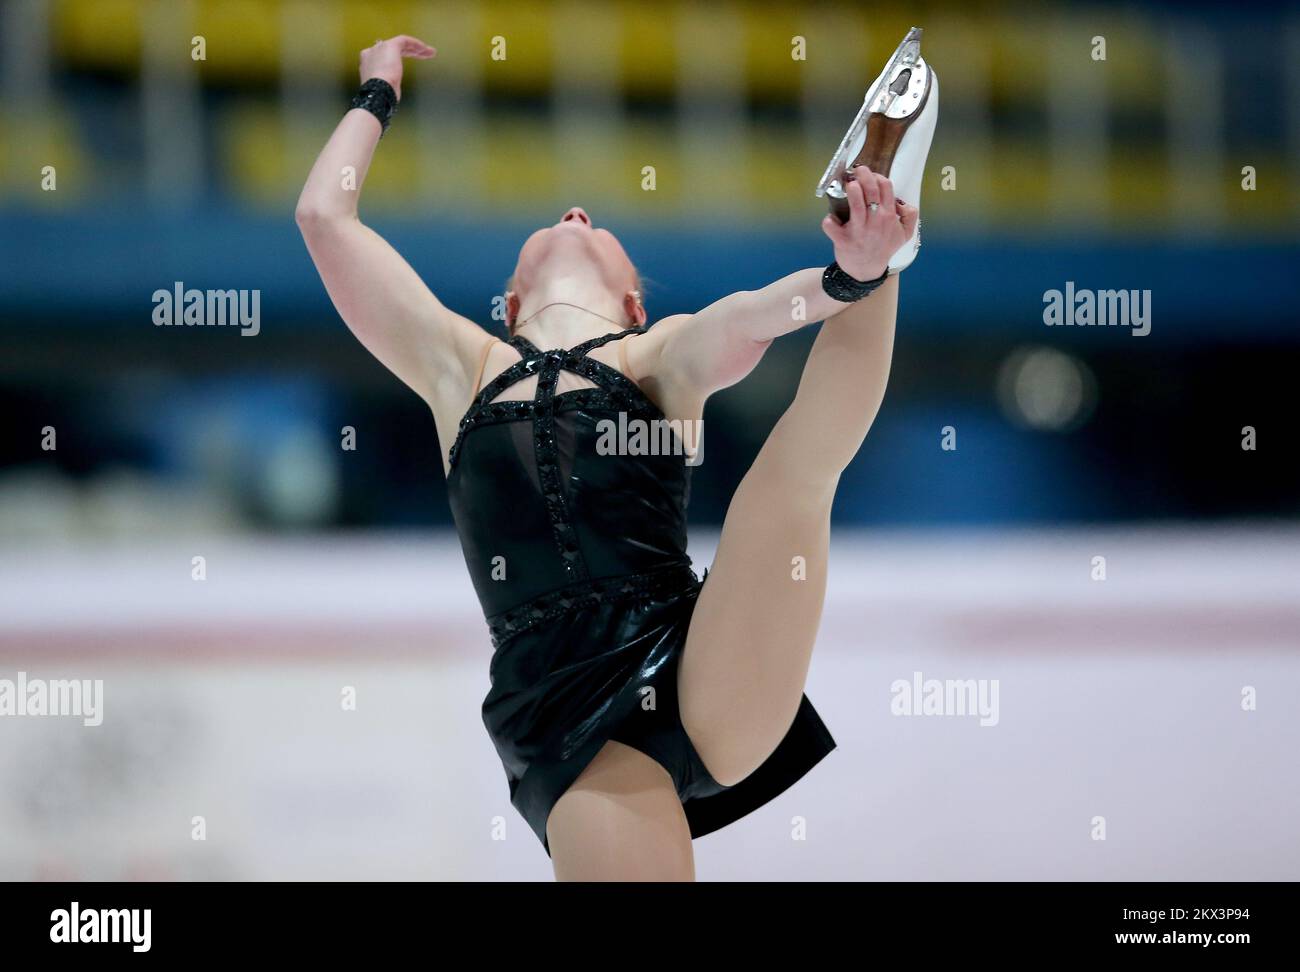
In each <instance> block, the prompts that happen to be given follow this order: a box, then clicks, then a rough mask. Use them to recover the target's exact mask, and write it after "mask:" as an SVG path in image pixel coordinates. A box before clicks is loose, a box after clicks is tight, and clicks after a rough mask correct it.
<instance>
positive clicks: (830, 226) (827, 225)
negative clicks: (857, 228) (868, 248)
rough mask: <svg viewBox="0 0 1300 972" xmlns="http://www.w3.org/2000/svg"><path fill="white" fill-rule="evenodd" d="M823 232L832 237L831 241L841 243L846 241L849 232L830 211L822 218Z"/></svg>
mask: <svg viewBox="0 0 1300 972" xmlns="http://www.w3.org/2000/svg"><path fill="white" fill-rule="evenodd" d="M822 232H823V233H825V234H826V235H827V236H829V237H830V239H831V242H832V243H835V244H837V245H838V244H840V243H843V242H845V235H846V234H847V233H848V230H847V228H846V227H845V226H844V224H843V223H841V222H840V221H839V220H838V219H836V218H835V217H834V216H832V215H831V214H830V213H827V214H826V218H825V219H823V220H822Z"/></svg>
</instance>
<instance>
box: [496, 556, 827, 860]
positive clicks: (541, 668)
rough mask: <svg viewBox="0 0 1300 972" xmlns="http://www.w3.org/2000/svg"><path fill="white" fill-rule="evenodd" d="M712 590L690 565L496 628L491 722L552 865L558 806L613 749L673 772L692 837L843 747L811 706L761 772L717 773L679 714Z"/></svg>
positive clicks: (572, 597) (628, 580)
mask: <svg viewBox="0 0 1300 972" xmlns="http://www.w3.org/2000/svg"><path fill="white" fill-rule="evenodd" d="M707 577H708V574H707V572H706V574H705V578H706V580H707ZM703 583H704V582H701V581H700V580H699V579H698V578H697V577H696V576H695V574H694V572H693V571H692V570H691V569H690V568H689V567H681V568H669V569H666V570H662V571H657V572H655V573H653V574H637V575H634V576H631V577H620V578H614V579H611V580H608V581H604V582H598V583H596V584H591V583H586V584H583V585H581V587H580V588H578V587H575V588H574V589H572V590H567V591H566V590H561V591H557V592H553V593H551V594H548V595H545V596H544V597H541V598H537V599H535V600H534V601H532V602H529V603H528V604H525V605H523V606H522V607H520V608H516V609H514V610H511V611H509V612H506V613H504V614H502V615H498V616H496V617H493V618H489V619H488V624H489V628H490V629H491V632H492V640H493V644H494V646H495V651H494V652H493V656H492V663H491V669H490V674H491V683H492V687H491V690H490V691H489V692H488V695H487V698H486V699H485V700H484V702H483V722H484V725H486V726H487V730H488V733H489V735H490V736H491V737H492V741H493V743H494V744H495V746H496V749H497V753H498V754H499V755H500V757H501V762H502V764H503V765H504V767H505V771H506V779H507V781H508V783H509V787H510V802H511V803H512V804H513V805H514V806H515V808H516V809H517V810H518V811H519V812H520V814H522V815H523V817H524V819H525V820H526V821H528V825H529V827H531V828H532V830H533V833H535V834H536V835H537V838H538V839H539V840H540V841H541V842H542V846H543V847H544V848H546V853H547V855H548V856H549V854H550V845H549V843H548V841H547V838H546V821H547V818H548V817H549V816H550V812H551V808H552V807H553V806H555V803H556V801H558V800H559V798H560V797H561V796H562V795H563V794H564V791H565V790H567V789H568V788H569V786H570V785H572V783H573V782H574V780H576V779H577V778H578V775H579V774H580V773H581V772H582V771H583V769H585V768H586V766H587V764H588V763H590V762H591V761H592V759H593V758H595V756H596V753H598V752H599V751H600V748H601V747H602V746H603V745H605V743H606V742H607V741H609V740H611V739H612V740H614V741H616V742H621V743H624V744H625V745H628V746H631V747H632V748H634V749H637V750H640V751H641V752H643V753H645V754H646V755H647V756H649V757H651V758H652V759H654V760H655V761H656V762H658V763H659V764H660V765H661V766H663V767H664V769H665V770H667V771H668V774H669V775H670V776H671V777H672V779H673V782H674V784H675V785H676V787H677V793H678V795H679V796H680V797H681V801H682V807H683V809H684V811H685V813H686V819H687V821H688V822H689V824H690V830H691V836H692V837H700V836H703V835H704V834H708V833H711V832H713V831H715V830H718V829H719V828H721V827H725V826H726V825H727V824H729V823H731V822H732V821H733V820H737V819H739V818H740V817H743V816H744V815H745V814H747V813H749V812H750V811H751V810H755V809H757V808H758V807H761V806H762V805H763V804H765V803H767V802H768V801H769V800H771V799H773V798H775V797H776V796H778V795H779V794H781V793H782V792H784V791H785V790H786V789H787V788H788V787H790V786H791V785H792V784H793V783H794V782H795V781H796V780H798V779H799V778H800V777H802V776H803V775H804V774H805V773H807V772H808V770H810V769H811V768H812V767H813V766H814V765H815V764H816V763H817V762H818V761H820V760H821V759H822V757H823V756H825V755H826V754H827V753H829V752H830V751H831V750H832V749H834V748H835V740H834V739H832V738H831V734H830V732H829V731H828V730H827V728H826V726H825V725H824V724H823V723H822V720H821V718H820V717H819V716H818V715H817V712H816V710H814V709H813V707H812V704H811V703H810V702H809V701H808V698H807V696H804V697H803V699H802V700H801V701H800V704H799V710H798V712H797V714H796V715H795V719H794V722H793V723H792V724H791V726H790V729H789V730H788V731H787V732H786V735H785V737H784V739H782V741H781V743H780V744H779V745H778V746H777V748H776V749H775V750H774V751H773V752H772V754H771V755H770V756H769V757H768V758H767V760H766V761H765V762H764V763H763V764H762V765H761V766H760V767H759V768H758V769H756V770H755V771H754V772H753V773H751V774H750V775H749V776H747V777H746V778H745V779H743V780H741V781H740V782H739V783H737V784H736V785H734V786H730V787H727V786H722V785H721V784H720V783H718V782H717V781H716V780H714V779H713V777H712V776H710V775H709V772H708V770H706V769H705V768H704V764H703V763H702V762H701V761H700V757H699V754H698V753H696V751H695V747H694V746H692V745H691V741H690V739H689V737H688V736H687V735H686V730H685V729H684V728H683V727H682V723H681V718H680V715H679V710H678V705H677V667H678V664H679V662H680V661H681V656H682V650H683V648H684V647H685V644H686V633H687V630H688V628H689V626H690V621H691V613H692V611H694V609H695V602H696V598H697V597H698V595H699V592H700V589H701V588H702V586H703Z"/></svg>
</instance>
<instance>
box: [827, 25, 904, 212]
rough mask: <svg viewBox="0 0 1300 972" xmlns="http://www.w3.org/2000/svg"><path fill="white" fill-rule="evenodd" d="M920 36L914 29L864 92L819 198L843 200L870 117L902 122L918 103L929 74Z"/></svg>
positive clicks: (832, 162)
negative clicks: (850, 170) (877, 114)
mask: <svg viewBox="0 0 1300 972" xmlns="http://www.w3.org/2000/svg"><path fill="white" fill-rule="evenodd" d="M921 33H922V32H921V28H920V27H913V28H912V29H911V30H909V31H908V32H907V35H906V36H905V37H904V38H903V40H902V43H900V44H899V45H898V47H897V48H895V49H894V53H893V54H892V55H890V58H889V62H888V63H887V64H886V66H885V70H884V72H882V73H881V75H880V78H879V79H878V80H877V81H876V83H875V84H873V85H872V87H871V89H870V90H869V91H868V92H867V96H866V98H864V99H863V101H862V107H861V108H859V109H858V113H857V115H856V116H855V117H854V119H853V123H852V124H851V125H849V129H848V131H847V132H845V133H844V138H842V139H841V140H840V144H839V148H837V149H836V150H835V154H834V155H832V156H831V161H830V164H829V165H827V166H826V171H825V172H824V173H823V174H822V177H821V181H820V182H818V183H817V190H816V194H817V196H818V197H822V196H831V197H832V198H834V199H844V198H846V194H845V190H844V181H845V179H844V177H845V175H846V173H847V171H848V167H849V165H851V164H852V162H853V158H854V156H855V155H856V154H857V150H856V148H855V146H858V145H859V144H860V143H861V142H865V140H866V131H867V122H868V120H869V119H870V117H871V116H872V115H873V114H875V113H877V112H879V113H880V114H883V115H885V116H886V117H891V118H901V117H904V116H906V115H907V114H908V113H909V112H911V111H913V110H914V109H915V107H916V106H917V105H918V104H919V103H920V102H921V99H922V98H923V97H924V92H925V89H926V81H927V76H928V74H929V70H930V69H929V66H928V65H927V64H926V63H925V60H924V59H923V58H922V57H921ZM905 72H906V73H905Z"/></svg>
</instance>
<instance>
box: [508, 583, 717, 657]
mask: <svg viewBox="0 0 1300 972" xmlns="http://www.w3.org/2000/svg"><path fill="white" fill-rule="evenodd" d="M699 586H700V579H699V578H698V577H697V576H696V574H695V571H693V570H692V569H691V568H690V567H689V566H684V565H683V566H678V567H665V568H664V569H662V570H656V571H651V572H648V573H644V574H628V575H625V576H623V577H606V578H602V579H600V580H586V581H582V582H580V583H577V584H569V585H567V586H565V587H562V588H560V589H558V590H555V591H551V592H549V593H547V594H543V595H541V596H540V597H535V598H533V599H532V600H531V601H528V602H527V603H525V604H521V605H519V607H515V608H511V609H510V610H509V611H503V612H502V613H500V614H496V615H493V616H492V617H490V618H488V619H487V622H488V630H489V631H490V632H491V635H492V646H493V647H494V648H500V647H501V646H502V645H504V644H505V643H506V642H507V641H509V640H510V639H511V638H513V637H515V636H516V635H519V634H522V633H523V632H525V631H527V630H528V629H530V628H532V627H534V626H536V625H539V624H542V623H544V622H547V621H552V620H554V619H555V618H558V617H561V616H562V615H564V614H567V613H568V612H569V611H574V610H578V609H580V608H584V607H595V606H597V605H600V604H606V603H626V602H628V601H650V600H653V599H654V598H656V597H663V596H667V595H670V594H677V593H680V592H682V591H686V590H690V589H691V588H698V587H699Z"/></svg>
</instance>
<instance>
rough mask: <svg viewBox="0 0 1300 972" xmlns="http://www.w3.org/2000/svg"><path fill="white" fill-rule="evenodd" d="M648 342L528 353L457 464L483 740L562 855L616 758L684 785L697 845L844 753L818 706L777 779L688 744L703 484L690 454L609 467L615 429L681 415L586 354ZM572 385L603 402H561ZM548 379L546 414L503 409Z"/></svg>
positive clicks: (498, 386) (532, 821)
mask: <svg viewBox="0 0 1300 972" xmlns="http://www.w3.org/2000/svg"><path fill="white" fill-rule="evenodd" d="M643 330H645V329H644V328H635V329H629V330H627V331H621V332H616V333H613V334H609V335H605V336H603V337H600V338H597V339H595V340H592V341H588V342H586V343H585V344H581V345H579V346H578V347H576V348H573V349H572V350H569V351H565V350H551V351H539V350H538V349H537V348H536V347H535V346H534V345H533V344H531V343H530V342H529V341H527V340H526V339H524V338H519V337H516V338H514V339H513V340H512V341H510V345H511V346H512V347H513V348H515V349H516V350H517V351H518V352H519V353H520V355H521V360H520V361H519V362H518V363H517V364H514V365H511V366H510V367H509V368H507V369H506V370H505V372H504V373H502V374H501V375H500V376H499V377H498V378H496V379H495V380H493V381H491V382H490V383H489V384H488V385H487V386H486V387H484V388H483V389H482V391H480V392H479V394H478V395H477V396H476V397H475V399H474V402H473V404H472V405H471V407H470V409H469V411H468V412H467V413H466V414H465V417H464V418H463V419H462V420H461V423H460V429H459V432H458V434H457V438H456V442H455V444H454V445H453V446H452V449H451V452H450V457H449V461H450V472H449V474H448V482H447V486H448V493H449V495H450V499H451V509H452V515H453V516H454V518H455V521H456V527H457V530H458V531H459V533H460V539H461V545H462V547H463V548H464V552H465V562H466V563H467V564H468V565H469V572H470V576H471V578H473V581H474V587H475V589H476V590H477V592H478V597H479V601H480V602H481V604H482V606H483V611H484V614H485V615H486V616H487V621H488V627H489V630H490V632H491V636H492V644H493V647H494V652H493V655H492V662H491V667H490V675H491V686H492V687H491V689H490V691H489V692H488V695H487V698H486V699H485V700H484V702H483V722H484V724H485V725H486V726H487V730H488V733H489V734H490V735H491V737H492V741H493V742H494V743H495V744H496V748H497V752H498V753H499V754H500V756H501V761H502V763H503V764H504V765H505V771H506V779H507V780H508V782H509V786H510V801H511V803H513V804H514V806H515V807H516V809H518V810H519V812H520V813H521V814H523V817H524V819H525V820H527V821H528V825H529V826H530V827H531V828H532V829H533V832H534V833H536V834H537V836H538V838H539V839H540V840H541V841H542V845H543V846H544V847H545V848H546V852H547V854H548V855H549V854H550V846H549V844H548V842H547V839H546V819H547V816H548V815H549V814H550V812H551V808H552V807H553V806H554V805H555V802H556V801H557V800H558V799H559V798H560V796H561V795H563V793H564V791H565V790H566V789H568V787H569V786H570V785H571V784H572V783H573V781H574V780H575V779H577V777H578V774H580V773H581V772H582V770H583V769H584V768H585V767H586V766H587V764H588V763H589V762H591V760H592V758H593V757H594V756H595V755H596V753H597V752H598V751H599V750H600V748H601V746H603V745H604V744H605V742H606V741H607V740H610V739H614V740H617V741H619V742H622V743H625V744H627V745H629V746H632V747H634V748H636V749H638V750H640V751H642V752H644V753H646V754H647V755H648V756H650V757H651V758H653V759H654V760H656V761H657V762H659V763H660V764H661V765H662V766H663V767H664V768H665V769H666V770H667V771H668V773H669V774H670V775H671V776H672V778H673V781H674V782H675V784H676V786H677V792H678V794H679V795H680V796H681V799H682V804H683V807H684V809H685V813H686V817H687V819H688V821H689V822H690V828H691V836H692V837H699V836H700V835H702V834H707V833H709V832H711V831H714V830H717V829H718V828H719V827H723V826H726V825H727V824H729V823H731V822H732V821H733V820H736V819H737V818H739V817H742V816H744V815H745V814H747V813H749V812H750V811H751V810H754V809H756V808H757V807H760V806H762V805H763V804H764V803H766V802H767V801H769V800H771V799H772V798H773V797H775V796H777V795H778V794H779V793H781V792H782V791H784V790H785V789H786V788H787V787H789V786H790V785H791V784H792V783H794V782H795V781H796V780H797V779H799V778H800V777H801V776H803V775H804V774H805V773H806V772H808V770H809V769H810V768H811V767H812V766H813V765H814V764H816V763H817V761H818V760H820V759H821V758H822V757H823V756H825V755H826V754H827V753H828V752H830V751H831V750H832V749H834V748H835V741H834V740H833V739H832V738H831V735H830V733H829V732H828V731H827V729H826V727H825V725H823V724H822V721H821V719H820V718H819V717H818V715H817V713H816V711H815V710H814V709H813V707H812V705H811V704H810V703H809V701H808V699H807V697H806V696H805V697H804V698H803V699H802V701H801V703H800V706H799V711H798V714H797V716H796V717H795V720H794V723H793V725H792V726H791V727H790V730H789V731H788V732H787V734H786V736H785V738H784V740H783V741H782V742H781V744H780V745H779V746H778V747H777V749H776V750H775V751H774V752H773V753H772V755H771V756H770V757H769V758H768V759H767V761H766V762H765V763H763V765H762V766H761V767H759V768H758V769H757V770H756V771H755V772H754V773H752V774H751V775H750V776H748V777H746V778H745V779H744V780H742V781H741V782H740V783H738V784H736V785H735V786H731V787H724V786H721V785H720V784H718V783H717V782H716V781H715V780H714V779H713V778H712V777H711V776H710V775H709V773H708V771H707V770H706V769H705V768H704V765H703V763H701V761H700V757H699V755H698V754H697V753H696V752H695V748H694V747H693V746H692V745H691V741H690V739H689V738H688V737H687V735H686V732H685V730H684V729H683V728H682V724H681V720H680V718H679V715H678V706H677V666H678V662H679V660H680V658H681V654H682V649H683V647H684V646H685V643H686V632H687V628H688V626H689V625H690V621H691V612H692V611H693V610H694V608H695V600H696V597H697V595H698V594H699V591H700V589H701V587H702V582H701V581H700V580H699V579H698V578H697V577H696V575H695V573H694V571H692V569H691V562H690V560H689V558H688V557H687V556H686V503H687V499H688V494H689V483H690V471H691V467H690V466H688V465H687V461H686V457H685V456H684V455H681V454H677V455H619V454H601V453H602V452H606V453H608V452H609V451H610V450H608V449H601V448H598V445H599V442H600V439H601V435H602V432H606V431H607V430H608V428H609V426H607V425H606V426H602V425H601V423H602V422H606V421H612V422H615V423H616V422H618V420H619V413H620V412H621V413H625V416H624V420H625V421H628V422H630V421H633V420H636V419H641V420H644V421H646V422H655V421H656V420H658V421H663V420H664V415H663V413H662V412H661V411H660V410H659V409H658V408H657V407H656V406H655V405H654V404H653V403H652V402H651V401H650V400H649V399H648V398H647V397H646V395H645V394H644V393H643V392H642V391H641V389H640V388H639V387H638V386H637V385H636V383H635V382H633V381H632V380H631V379H629V378H628V377H626V376H625V375H624V374H623V373H622V372H620V371H619V370H618V369H617V368H613V367H611V366H609V365H606V364H605V363H603V362H601V361H597V360H596V359H594V358H591V357H589V356H588V354H587V352H588V351H590V350H591V349H592V348H596V347H599V346H600V345H603V344H605V343H607V342H609V341H613V340H617V339H619V338H622V337H625V336H626V335H628V334H632V333H638V332H640V331H643ZM562 371H564V372H572V373H574V374H576V375H579V376H582V377H584V378H587V379H589V380H590V381H591V382H594V383H595V386H596V387H594V388H592V387H584V388H580V389H577V390H573V391H565V392H562V393H558V394H557V391H556V383H557V381H558V379H559V376H560V373H561V372H562ZM532 376H536V377H537V379H538V381H537V392H536V395H535V396H534V398H533V399H531V400H529V401H500V402H496V401H494V399H496V398H497V397H498V396H499V395H501V393H502V392H504V391H505V390H506V389H508V388H510V386H512V385H514V384H516V383H517V382H520V381H522V380H524V379H527V378H529V377H532ZM625 428H626V426H625ZM606 441H609V439H608V435H607V437H606ZM624 451H626V450H624ZM660 451H667V450H660ZM705 576H706V580H707V571H706V572H705Z"/></svg>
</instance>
